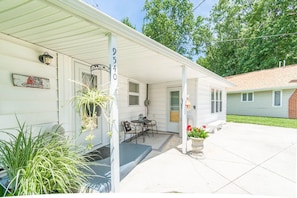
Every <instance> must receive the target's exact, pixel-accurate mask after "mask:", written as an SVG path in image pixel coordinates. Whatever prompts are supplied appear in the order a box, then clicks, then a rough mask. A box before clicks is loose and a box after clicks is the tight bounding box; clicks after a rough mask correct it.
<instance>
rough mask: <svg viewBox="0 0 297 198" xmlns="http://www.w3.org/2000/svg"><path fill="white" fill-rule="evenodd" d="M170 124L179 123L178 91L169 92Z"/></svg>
mask: <svg viewBox="0 0 297 198" xmlns="http://www.w3.org/2000/svg"><path fill="white" fill-rule="evenodd" d="M169 116H170V118H169V120H170V122H179V91H171V92H170V114H169Z"/></svg>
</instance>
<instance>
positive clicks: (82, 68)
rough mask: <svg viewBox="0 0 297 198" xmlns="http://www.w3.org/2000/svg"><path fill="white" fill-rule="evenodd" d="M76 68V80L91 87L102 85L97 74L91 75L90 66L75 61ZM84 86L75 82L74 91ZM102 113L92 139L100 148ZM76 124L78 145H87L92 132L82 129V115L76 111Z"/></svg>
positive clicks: (96, 146) (94, 145)
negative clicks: (87, 137)
mask: <svg viewBox="0 0 297 198" xmlns="http://www.w3.org/2000/svg"><path fill="white" fill-rule="evenodd" d="M74 68H75V71H74V72H75V81H77V82H80V83H83V84H85V85H88V86H89V87H93V88H94V87H100V86H99V77H98V75H96V74H93V76H91V74H90V67H89V66H87V65H84V64H81V63H78V62H74ZM81 89H82V86H81V85H79V84H76V83H75V87H74V91H75V94H76V92H77V91H79V90H81ZM101 117H102V115H101V116H99V117H98V119H97V120H96V121H97V128H96V129H94V131H93V135H94V136H95V137H94V139H93V140H92V144H93V149H95V148H98V146H99V145H100V144H102V138H103V137H102V118H101ZM75 120H76V124H75V129H76V143H77V145H80V146H83V147H85V148H86V147H87V145H88V144H89V141H86V140H85V138H86V136H87V135H88V134H89V133H90V131H85V132H82V131H81V116H80V115H79V114H78V113H76V116H75Z"/></svg>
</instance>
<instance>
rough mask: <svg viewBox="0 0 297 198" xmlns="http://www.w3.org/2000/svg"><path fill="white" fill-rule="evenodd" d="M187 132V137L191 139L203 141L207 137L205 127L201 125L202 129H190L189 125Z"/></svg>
mask: <svg viewBox="0 0 297 198" xmlns="http://www.w3.org/2000/svg"><path fill="white" fill-rule="evenodd" d="M187 131H188V137H193V138H202V139H205V138H207V137H208V132H207V131H206V126H205V125H203V126H202V127H200V128H198V127H193V128H192V127H191V125H188V127H187Z"/></svg>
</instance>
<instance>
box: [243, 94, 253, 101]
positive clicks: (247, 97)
mask: <svg viewBox="0 0 297 198" xmlns="http://www.w3.org/2000/svg"><path fill="white" fill-rule="evenodd" d="M249 94H252V100H249ZM244 95H246V96H245V100H244ZM254 99H255V93H254V92H243V93H241V102H254Z"/></svg>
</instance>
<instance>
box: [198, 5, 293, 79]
mask: <svg viewBox="0 0 297 198" xmlns="http://www.w3.org/2000/svg"><path fill="white" fill-rule="evenodd" d="M296 10H297V1H291V0H249V1H246V0H220V1H219V2H218V4H217V5H215V6H214V8H213V9H212V11H211V15H210V18H209V19H207V20H208V23H207V25H206V27H207V28H205V27H203V28H204V29H201V27H200V29H201V30H200V31H205V32H207V34H205V35H202V36H203V39H202V40H204V42H205V44H204V46H205V57H201V58H200V59H199V60H198V61H197V63H199V64H201V65H204V66H205V67H207V68H208V69H210V70H212V71H214V72H215V73H217V74H219V75H222V76H229V75H234V74H240V73H246V72H251V71H255V70H261V69H267V68H272V67H278V66H279V61H283V60H285V61H286V64H287V65H288V64H294V63H296V62H297V55H296V51H297V26H296V21H297V12H296ZM282 64H283V62H282Z"/></svg>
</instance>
